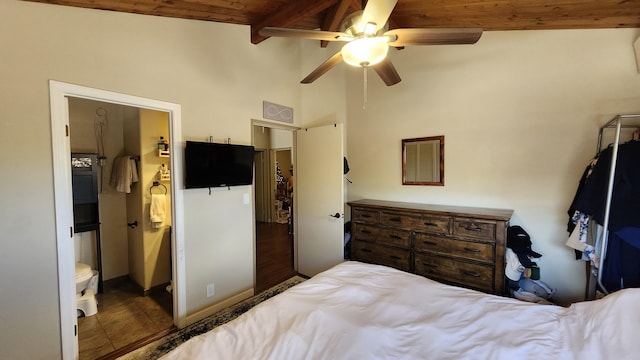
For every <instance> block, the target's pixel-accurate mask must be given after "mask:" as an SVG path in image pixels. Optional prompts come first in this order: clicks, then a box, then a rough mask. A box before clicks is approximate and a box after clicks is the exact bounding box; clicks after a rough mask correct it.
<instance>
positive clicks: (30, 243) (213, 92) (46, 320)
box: [0, 1, 301, 359]
mask: <svg viewBox="0 0 640 360" xmlns="http://www.w3.org/2000/svg"><path fill="white" fill-rule="evenodd" d="M249 39H250V35H249V28H248V27H246V26H237V25H226V24H218V23H210V22H199V21H188V20H178V19H168V18H160V17H151V16H141V15H135V14H122V13H115V12H110V11H96V10H88V9H79V8H72V7H65V6H55V5H47V4H37V3H28V2H21V1H2V2H0V44H1V45H0V47H1V49H2V50H1V51H2V56H1V58H2V60H0V62H1V66H0V109H1V110H0V111H1V113H2V119H3V120H2V122H1V126H2V127H1V129H0V130H1V131H0V134H2V135H0V136H1V137H2V138H1V140H2V141H0V150H1V151H0V159H1V160H0V164H2V167H3V168H4V169H10V173H11V174H10V175H8V176H3V177H2V180H0V188H2V189H5V190H4V191H3V201H2V207H1V209H2V213H1V215H2V216H0V226H1V227H2V229H3V235H2V245H3V254H9V256H5V257H4V259H3V261H2V262H0V263H1V265H0V268H1V270H2V271H1V273H2V274H3V275H2V276H1V278H0V288H1V289H2V300H1V301H2V306H1V307H0V320H1V321H0V324H2V325H1V326H2V329H3V331H2V333H3V336H2V339H1V340H0V349H1V350H0V357H2V358H13V359H19V358H29V359H55V358H59V357H60V356H61V350H60V349H61V344H60V329H59V326H60V320H59V306H58V279H57V258H56V237H55V222H54V221H55V217H54V198H53V194H54V193H53V175H52V171H53V169H52V158H51V154H52V152H51V126H50V116H49V85H48V81H49V80H50V79H54V80H58V81H62V82H67V83H72V84H78V85H83V86H89V87H93V88H98V89H105V90H109V91H113V92H119V93H124V94H130V95H136V96H141V97H146V98H151V99H158V100H163V101H168V102H172V103H177V104H181V106H182V134H183V136H184V138H183V139H179V141H184V140H187V139H189V140H191V139H193V140H205V139H208V137H209V136H213V137H214V139H215V141H223V140H224V139H226V138H227V137H230V138H231V139H232V140H233V142H234V143H241V144H249V143H250V142H251V121H250V119H252V118H254V119H259V118H261V115H262V101H263V100H265V99H268V100H269V101H273V102H276V103H279V104H284V105H287V106H290V107H292V108H294V111H295V112H296V113H298V110H299V106H300V94H299V86H298V85H296V84H297V82H298V81H299V71H298V69H299V51H300V50H299V47H298V45H297V43H295V42H292V41H286V40H281V39H272V40H269V41H267V42H265V43H263V44H260V45H258V46H256V45H252V44H251V43H250V41H249ZM292 69H294V70H292ZM296 121H297V122H300V121H301V120H300V119H296ZM56 131H63V129H56ZM245 193H251V187H249V186H244V187H236V188H232V189H231V190H227V189H219V190H216V191H215V192H214V194H212V195H211V196H209V194H208V191H207V190H206V189H202V190H188V191H185V192H184V206H185V209H184V216H185V236H186V239H188V240H186V241H185V261H186V279H187V280H186V282H187V284H186V287H187V290H186V298H187V304H186V306H187V312H189V313H193V312H194V311H197V310H198V309H201V308H203V307H207V306H209V305H211V304H213V303H215V302H218V301H220V300H222V299H224V298H227V297H229V296H231V295H233V294H236V293H239V292H241V291H244V290H246V289H249V288H251V287H252V286H253V276H254V275H253V273H254V270H253V268H254V265H253V221H252V203H251V202H250V203H249V204H244V203H243V199H244V196H243V195H244V194H245ZM26 264H29V266H28V267H27V266H26ZM18 269H19V271H20V274H21V276H20V277H16V276H15V274H16V273H17V271H18ZM208 283H215V289H216V294H215V296H214V297H212V298H206V291H205V287H206V284H208ZM34 338H37V339H38V341H37V342H31V343H30V344H29V346H25V345H24V344H26V343H25V340H24V339H34Z"/></svg>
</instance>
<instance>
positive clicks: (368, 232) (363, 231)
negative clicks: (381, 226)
mask: <svg viewBox="0 0 640 360" xmlns="http://www.w3.org/2000/svg"><path fill="white" fill-rule="evenodd" d="M360 232H361V233H363V234H371V231H369V230H360Z"/></svg>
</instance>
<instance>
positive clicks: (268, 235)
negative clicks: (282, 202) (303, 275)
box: [255, 222, 297, 294]
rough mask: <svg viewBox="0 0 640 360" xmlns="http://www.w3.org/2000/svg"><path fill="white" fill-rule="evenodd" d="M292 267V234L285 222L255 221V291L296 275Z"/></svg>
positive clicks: (257, 291)
mask: <svg viewBox="0 0 640 360" xmlns="http://www.w3.org/2000/svg"><path fill="white" fill-rule="evenodd" d="M296 274H297V273H296V271H295V270H294V268H293V235H292V234H289V231H288V229H287V224H278V223H264V222H258V223H256V287H255V293H256V294H257V293H259V292H261V291H263V290H266V289H268V288H270V287H271V286H273V285H276V284H279V283H281V282H282V281H284V280H286V279H288V278H290V277H292V276H294V275H296Z"/></svg>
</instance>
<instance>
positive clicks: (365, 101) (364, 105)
mask: <svg viewBox="0 0 640 360" xmlns="http://www.w3.org/2000/svg"><path fill="white" fill-rule="evenodd" d="M362 68H363V69H364V70H363V71H364V84H363V89H362V90H363V92H364V100H363V102H362V110H365V109H366V108H367V68H368V66H363V67H362Z"/></svg>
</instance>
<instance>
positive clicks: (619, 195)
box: [572, 141, 640, 231]
mask: <svg viewBox="0 0 640 360" xmlns="http://www.w3.org/2000/svg"><path fill="white" fill-rule="evenodd" d="M612 151H613V148H612V147H608V148H606V149H605V150H603V151H601V152H600V154H599V155H598V159H597V162H596V163H595V166H594V167H593V171H592V172H591V174H590V175H589V176H588V177H587V178H586V180H585V182H584V186H583V188H582V189H581V191H580V192H579V193H578V194H576V198H575V199H574V204H572V207H573V208H574V209H575V210H577V211H580V212H581V213H583V214H587V215H589V216H591V217H592V218H593V219H594V220H596V221H597V222H598V223H599V224H600V225H604V224H603V223H604V212H605V205H606V202H607V187H608V183H609V174H610V170H611V155H612ZM639 159H640V142H638V141H631V142H628V143H625V144H621V145H619V147H618V159H617V166H616V172H615V177H614V181H613V195H612V198H611V210H610V217H609V229H610V230H612V231H617V230H620V229H621V228H623V227H626V226H631V227H640V163H639Z"/></svg>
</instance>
